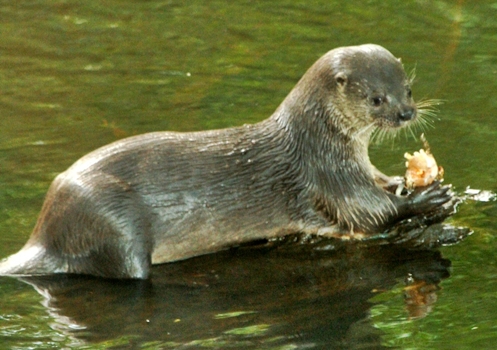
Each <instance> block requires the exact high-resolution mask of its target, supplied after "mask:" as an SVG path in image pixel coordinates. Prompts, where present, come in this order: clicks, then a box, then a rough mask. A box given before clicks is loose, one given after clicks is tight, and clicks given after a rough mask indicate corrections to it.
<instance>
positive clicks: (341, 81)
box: [335, 72, 347, 87]
mask: <svg viewBox="0 0 497 350" xmlns="http://www.w3.org/2000/svg"><path fill="white" fill-rule="evenodd" d="M335 81H336V82H337V85H338V86H342V87H343V86H345V85H346V84H347V76H346V75H345V73H344V72H338V73H337V74H335Z"/></svg>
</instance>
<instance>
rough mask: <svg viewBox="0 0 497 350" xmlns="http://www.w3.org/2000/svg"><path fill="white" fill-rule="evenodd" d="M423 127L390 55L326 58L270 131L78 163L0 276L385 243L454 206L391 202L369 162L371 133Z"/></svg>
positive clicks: (164, 140) (131, 143) (162, 136)
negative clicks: (293, 247) (269, 246)
mask: <svg viewBox="0 0 497 350" xmlns="http://www.w3.org/2000/svg"><path fill="white" fill-rule="evenodd" d="M417 115H418V111H417V107H416V103H415V102H414V100H413V97H412V93H411V87H410V80H409V78H408V77H407V75H406V73H405V71H404V69H403V66H402V64H401V62H400V60H399V59H397V58H395V57H394V56H393V55H392V54H391V53H390V52H389V51H387V50H386V49H385V48H383V47H381V46H377V45H373V44H367V45H361V46H351V47H342V48H337V49H334V50H331V51H329V52H328V53H326V54H325V55H324V56H322V57H321V58H320V59H319V60H318V61H317V62H316V63H315V64H314V65H312V66H311V68H310V69H309V70H308V71H307V72H306V73H305V74H304V76H303V77H302V78H301V80H300V81H299V82H298V83H297V85H296V86H295V87H294V89H293V90H292V91H291V92H290V94H289V95H288V96H287V97H286V98H285V100H284V101H283V102H282V103H281V105H280V106H279V107H278V108H277V109H276V111H275V112H274V114H273V115H271V116H270V117H269V118H268V119H266V120H264V121H262V122H259V123H257V124H253V125H244V126H240V127H235V128H228V129H222V130H211V131H201V132H187V133H179V132H153V133H148V134H143V135H138V136H133V137H129V138H125V139H122V140H119V141H117V142H114V143H112V144H109V145H107V146H104V147H102V148H100V149H97V150H96V151H93V152H91V153H89V154H88V155H86V156H84V157H83V158H81V159H80V160H78V161H77V162H76V163H75V164H74V165H72V166H71V167H70V168H69V169H68V170H66V171H65V172H63V173H61V174H60V175H58V176H57V177H56V178H55V180H54V181H53V183H52V184H51V186H50V188H49V190H48V193H47V195H46V199H45V202H44V204H43V207H42V210H41V214H40V216H39V218H38V221H37V223H36V226H35V228H34V230H33V233H32V235H31V237H30V238H29V240H28V242H27V243H26V245H25V246H24V247H23V248H22V249H21V250H20V251H19V252H18V253H16V254H14V255H12V256H10V257H9V258H7V259H6V260H4V261H3V262H2V264H1V265H0V274H2V275H44V274H54V273H68V274H72V273H74V274H87V275H94V276H100V277H108V278H137V279H145V278H148V276H149V273H150V268H151V265H152V264H160V263H166V262H173V261H177V260H182V259H187V258H190V257H194V256H198V255H202V254H207V253H213V252H216V251H219V250H223V249H227V248H230V247H234V246H237V245H240V244H242V243H246V242H250V241H255V240H261V239H272V238H277V237H282V236H285V235H288V234H291V233H296V232H301V233H304V234H314V235H324V236H332V237H356V238H357V239H361V238H364V237H370V236H371V235H374V234H376V233H381V232H383V231H384V230H385V229H386V228H388V227H389V226H391V225H393V224H395V223H397V222H399V221H401V220H403V219H406V218H409V217H412V216H415V215H419V214H424V213H429V212H433V211H434V210H436V209H437V208H438V207H440V206H442V205H443V204H444V203H446V202H448V201H449V200H451V198H452V194H451V192H450V191H449V190H448V187H447V186H441V185H440V183H434V184H432V185H430V186H428V187H426V188H424V189H423V190H421V191H415V192H413V193H411V194H409V195H404V196H400V195H396V194H394V193H391V192H390V191H388V190H386V189H385V186H384V185H385V184H386V183H388V182H389V179H391V178H389V177H388V176H386V175H384V174H382V173H381V172H379V170H377V169H376V168H375V167H374V166H373V165H372V164H371V162H370V160H369V156H368V145H369V141H370V137H371V135H372V133H373V131H375V130H377V129H381V130H383V129H398V128H402V127H405V126H406V125H408V124H410V123H412V122H413V121H414V120H415V119H416V116H417ZM418 119H419V118H418Z"/></svg>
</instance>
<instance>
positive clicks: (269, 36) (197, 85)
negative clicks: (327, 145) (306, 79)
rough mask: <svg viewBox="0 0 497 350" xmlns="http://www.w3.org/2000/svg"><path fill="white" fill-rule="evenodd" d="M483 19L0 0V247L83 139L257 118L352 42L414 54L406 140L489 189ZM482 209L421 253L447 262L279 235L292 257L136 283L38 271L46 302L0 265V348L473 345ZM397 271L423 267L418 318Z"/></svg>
mask: <svg viewBox="0 0 497 350" xmlns="http://www.w3.org/2000/svg"><path fill="white" fill-rule="evenodd" d="M495 18H497V2H495V1H491V0H487V1H471V2H469V1H424V0H419V1H412V2H403V3H399V2H397V1H374V0H372V1H347V2H340V1H329V0H328V1H307V2H295V1H283V0H275V1H271V2H269V1H267V2H264V1H172V0H171V1H154V0H152V1H129V0H128V1H117V0H114V1H112V0H108V1H98V2H97V1H93V2H90V1H88V2H78V1H16V2H14V1H0V37H1V39H0V256H1V257H4V256H7V255H8V254H11V253H14V252H16V251H17V250H18V249H19V248H20V247H21V246H22V245H23V244H24V242H25V241H26V240H27V238H28V237H29V234H30V231H31V229H32V227H33V226H34V224H35V221H36V218H37V215H38V212H39V210H40V207H41V204H42V202H43V197H44V195H45V193H46V190H47V188H48V186H49V184H50V182H51V181H52V179H53V178H54V177H55V175H56V174H58V173H59V172H61V171H63V170H64V169H66V168H67V167H68V166H69V165H71V164H72V163H73V162H74V161H75V160H76V159H78V158H79V157H80V156H82V155H84V154H85V153H87V152H89V151H91V150H93V149H95V148H97V147H99V146H101V145H104V144H106V143H109V142H112V141H114V140H116V139H118V138H122V137H125V136H130V135H134V134H138V133H143V132H148V131H157V130H178V131H186V130H204V129H212V128H221V127H229V126H235V125H241V124H244V123H253V122H257V121H260V120H262V119H264V118H266V117H268V116H269V115H270V114H271V113H272V112H273V111H274V109H275V108H276V107H277V106H278V104H279V103H280V102H281V101H282V99H283V98H284V97H285V96H286V94H287V93H288V92H289V91H290V89H291V88H292V87H293V86H294V84H295V83H296V81H297V80H298V79H299V78H300V76H301V75H302V74H303V73H304V72H305V71H306V69H307V68H308V67H309V66H310V65H311V64H312V63H313V62H314V61H315V60H316V59H317V58H318V57H320V56H321V55H322V54H323V53H325V52H326V51H328V50H330V49H332V48H334V47H337V46H344V45H354V44H361V43H367V42H372V43H377V44H380V45H383V46H385V47H386V48H388V49H389V50H390V51H391V52H392V53H394V54H395V55H396V56H398V57H401V58H402V61H403V63H404V65H405V66H406V68H407V70H411V69H414V68H415V69H416V76H417V78H416V83H415V85H414V87H413V90H414V96H415V98H437V99H442V100H444V104H443V105H441V106H440V112H439V114H438V118H439V120H437V121H436V123H435V128H434V129H429V130H427V131H426V135H427V137H428V140H429V141H430V145H431V148H432V151H433V152H434V154H435V155H436V157H437V160H438V161H439V162H440V163H441V164H442V165H443V167H444V168H445V173H446V176H445V181H446V182H447V183H451V184H453V185H454V188H455V190H456V191H459V192H462V191H464V189H465V188H466V187H467V186H471V187H472V188H478V189H485V190H489V191H493V192H495V191H497V182H496V178H497V162H496V156H495V152H496V150H497V118H496V117H495V116H496V114H497V99H496V98H495V94H496V93H497V22H496V21H495ZM420 146H421V145H420V143H419V142H416V141H415V140H412V139H405V138H403V137H401V138H399V139H397V140H395V142H393V143H392V142H386V143H385V144H380V145H374V146H373V147H372V148H371V151H370V152H371V158H372V160H373V162H374V163H375V164H376V165H377V166H378V167H379V168H380V169H382V170H383V171H384V172H387V173H390V174H399V173H401V172H403V153H404V152H405V151H407V150H409V151H414V150H416V149H418V148H419V147H420ZM496 216H497V204H496V202H494V201H490V202H475V201H468V202H467V203H465V204H464V205H462V206H461V207H460V211H459V213H458V214H457V215H456V216H455V217H454V218H453V219H452V222H453V223H454V224H456V225H465V226H469V227H471V228H472V229H473V230H474V231H475V232H474V234H473V236H471V237H470V238H469V239H467V240H466V241H464V242H462V243H461V244H459V245H457V246H453V247H445V248H443V249H441V252H442V254H443V257H444V258H445V259H448V260H450V261H451V263H452V267H450V268H449V269H448V272H450V277H448V276H446V275H444V273H445V269H444V268H439V267H437V266H439V264H440V263H441V262H440V261H439V259H438V258H426V257H424V256H414V257H412V259H411V260H412V261H411V260H409V261H411V262H415V263H416V264H414V265H416V267H412V265H413V264H411V263H410V262H400V263H398V264H394V266H395V268H394V267H392V266H393V265H388V264H386V263H385V262H384V261H383V260H382V259H381V258H380V257H378V256H377V255H376V254H377V253H376V252H374V253H371V256H368V258H367V259H366V258H364V261H363V262H362V263H361V261H362V260H361V259H363V257H362V256H361V255H360V253H357V252H354V253H353V254H350V253H349V255H347V254H344V256H343V259H346V257H347V256H349V257H350V256H352V257H354V259H355V260H354V259H352V261H353V262H350V263H349V262H347V263H344V264H345V265H346V266H341V265H340V264H341V262H340V261H341V260H340V259H339V257H341V255H340V254H338V256H336V257H335V256H333V258H330V256H326V255H325V256H321V255H319V256H315V255H313V254H314V253H312V254H311V253H309V252H302V251H297V252H293V251H292V250H291V249H290V251H291V252H292V256H294V257H295V258H294V259H293V260H292V259H289V258H288V256H287V255H285V254H283V255H281V254H273V253H267V254H264V253H260V252H258V251H257V253H253V252H252V251H250V253H246V252H241V253H233V255H231V254H227V255H226V254H225V255H223V254H220V255H216V256H211V257H204V258H200V259H198V260H194V261H192V262H185V263H180V264H173V265H171V266H163V267H159V268H158V269H157V271H155V273H154V276H160V277H157V279H156V280H152V282H151V285H149V284H146V285H134V284H131V285H130V284H113V283H112V282H106V281H93V280H90V281H86V280H82V281H79V280H77V281H58V282H57V283H56V284H61V285H62V287H61V288H58V289H57V290H52V289H51V288H52V287H51V288H49V289H50V293H51V295H52V298H51V299H50V298H48V299H47V298H44V297H43V296H42V295H41V294H39V293H38V292H36V291H35V289H34V288H32V287H31V286H30V285H28V284H25V283H23V282H20V281H18V280H15V279H8V278H3V279H2V280H1V281H0V348H2V347H4V348H6V349H12V348H15V349H28V348H42V349H50V348H54V349H58V348H63V347H81V348H88V349H102V348H108V347H112V346H115V348H145V349H156V348H158V349H161V348H164V349H176V348H177V349H196V348H222V349H224V348H239V349H248V348H254V349H258V348H264V349H266V348H267V349H298V348H304V347H309V348H325V349H326V348H354V347H355V348H368V349H376V348H389V347H398V348H403V349H455V348H457V349H468V348H471V349H493V348H494V347H495V346H494V344H495V342H496V341H497V316H495V315H496V314H497V287H496V285H495V279H496V277H497V266H496V260H497V259H496V257H495V253H494V252H495V250H496V249H497V240H496V238H495V234H496V230H497V220H496ZM256 219H257V218H254V220H256ZM237 254H238V255H237ZM254 254H255V255H256V256H258V254H261V255H262V256H258V259H254V258H253V257H252V255H254ZM379 256H381V254H379ZM330 259H331V260H330ZM394 260H395V259H394ZM400 260H402V259H400ZM400 260H399V261H400ZM427 261H428V262H429V263H430V264H428V262H427ZM424 263H426V266H425V265H423V264H424ZM282 264H283V265H285V266H286V267H285V268H281V266H282ZM337 264H338V265H337ZM363 265H367V266H366V267H367V269H366V268H365V267H364V266H363ZM210 266H212V268H210ZM330 266H333V269H330V268H329V267H330ZM336 266H339V267H336ZM406 266H407V267H406ZM290 267H291V268H290ZM335 267H336V269H335ZM411 269H414V270H416V271H422V272H423V273H424V275H423V276H425V275H426V274H428V275H429V274H430V273H432V274H433V273H434V274H435V275H436V276H437V278H438V277H440V278H442V281H441V282H440V283H439V284H438V283H435V284H436V286H437V288H439V289H438V290H437V291H436V292H434V293H426V295H427V296H429V297H431V298H432V300H431V302H429V303H428V306H427V311H426V312H425V313H424V317H412V316H413V315H412V313H410V312H409V307H408V306H406V297H405V294H406V290H405V285H404V277H405V275H406V274H407V273H408V272H409V271H411ZM191 271H196V272H197V274H194V273H193V272H191ZM336 271H347V274H345V273H338V272H336ZM433 271H435V272H433ZM272 274H273V275H272ZM178 276H184V277H182V278H183V279H182V278H181V277H178ZM216 276H217V277H216ZM296 276H297V277H298V278H297V277H296ZM345 276H348V277H345ZM430 276H431V275H430ZM361 279H363V280H364V281H365V282H360V281H361ZM54 296H56V298H55V297H54ZM407 299H408V298H407ZM433 299H436V300H433Z"/></svg>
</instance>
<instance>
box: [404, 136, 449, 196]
mask: <svg viewBox="0 0 497 350" xmlns="http://www.w3.org/2000/svg"><path fill="white" fill-rule="evenodd" d="M421 140H422V141H423V143H424V148H425V149H426V150H425V149H420V150H419V152H414V154H410V153H407V152H406V153H405V154H404V158H406V167H407V170H406V175H405V180H406V187H407V188H408V189H413V188H416V187H424V186H428V185H430V184H431V183H432V182H433V181H435V180H441V179H442V178H443V168H442V167H439V166H438V165H437V162H436V161H435V157H433V155H432V154H431V151H430V145H429V144H428V141H426V138H425V137H424V135H421Z"/></svg>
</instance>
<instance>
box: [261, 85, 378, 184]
mask: <svg viewBox="0 0 497 350" xmlns="http://www.w3.org/2000/svg"><path fill="white" fill-rule="evenodd" d="M301 84H302V82H300V83H299V84H298V85H297V86H296V88H295V89H294V90H293V91H292V92H291V93H290V94H289V95H288V97H287V98H286V99H285V100H284V101H283V103H282V104H281V105H280V106H279V108H278V109H277V110H276V112H275V113H274V114H273V115H272V117H271V119H272V120H273V121H274V122H276V123H277V124H278V125H279V127H280V128H282V129H284V130H285V132H286V133H287V134H288V136H289V137H291V141H290V142H291V144H292V145H294V147H295V152H296V154H299V155H300V157H301V160H302V161H303V163H305V166H309V167H311V168H314V167H318V168H324V169H328V170H330V171H333V170H334V169H337V168H340V169H342V170H343V169H345V170H346V169H354V168H360V169H361V172H362V173H365V174H372V165H371V162H370V160H369V156H368V145H369V140H370V137H371V131H372V130H369V131H364V132H361V131H359V130H357V129H355V128H354V127H353V126H350V125H351V124H350V123H349V122H348V121H346V120H344V119H345V118H344V116H343V115H342V114H341V113H340V112H339V110H338V109H337V108H335V106H334V105H333V104H331V103H330V102H329V98H327V96H326V92H325V91H320V89H319V87H317V88H315V89H314V90H311V91H308V90H306V89H301V88H299V87H300V85H301ZM304 87H306V86H305V85H304ZM302 165H303V166H304V164H302ZM371 178H372V175H371Z"/></svg>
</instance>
